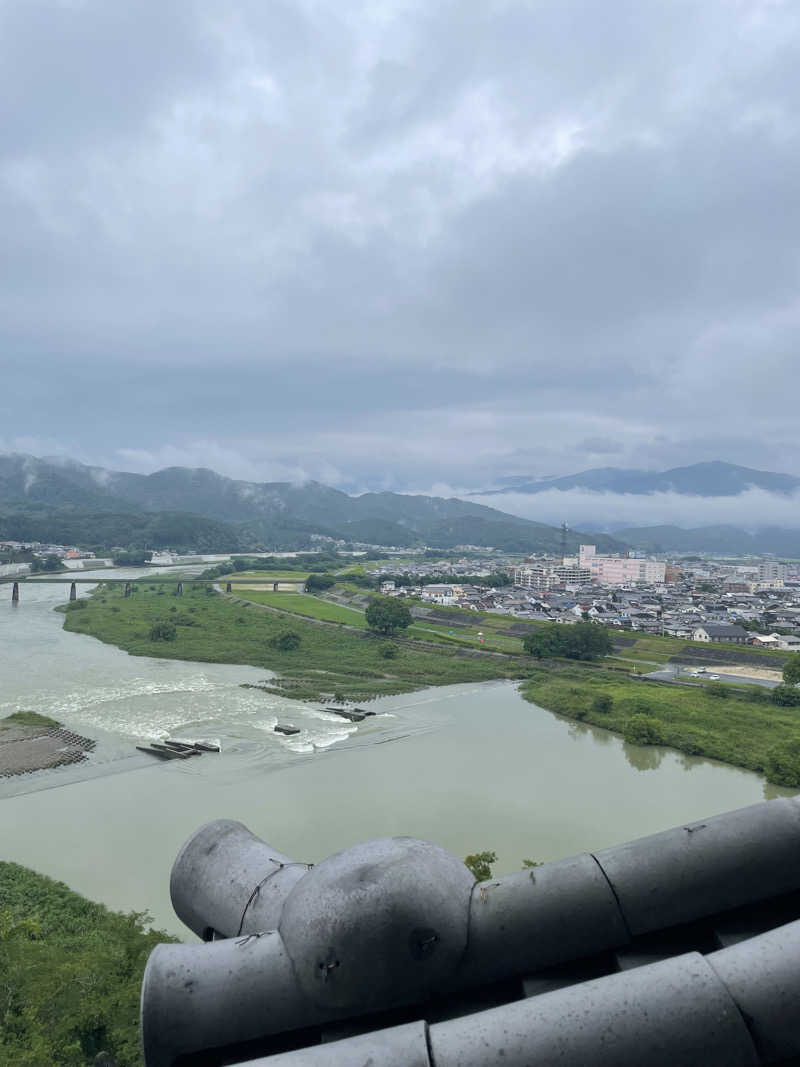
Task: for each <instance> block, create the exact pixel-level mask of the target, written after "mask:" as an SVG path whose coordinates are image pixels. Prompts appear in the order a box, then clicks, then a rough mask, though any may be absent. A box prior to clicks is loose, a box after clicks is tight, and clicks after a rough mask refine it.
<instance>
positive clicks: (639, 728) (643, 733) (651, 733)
mask: <svg viewBox="0 0 800 1067" xmlns="http://www.w3.org/2000/svg"><path fill="white" fill-rule="evenodd" d="M622 736H623V737H624V738H625V740H626V741H630V743H631V744H633V745H660V744H662V743H663V741H664V735H663V734H662V732H661V723H660V722H659V721H658V719H655V718H653V716H652V715H644V714H642V713H641V712H637V713H636V714H635V715H631V717H630V718H629V719H628V721H627V722H626V723H625V728H624V729H623V731H622Z"/></svg>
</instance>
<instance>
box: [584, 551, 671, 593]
mask: <svg viewBox="0 0 800 1067" xmlns="http://www.w3.org/2000/svg"><path fill="white" fill-rule="evenodd" d="M578 559H579V563H580V566H581V567H585V568H586V569H587V570H588V571H589V574H590V575H591V580H592V581H593V582H599V583H600V584H601V585H625V584H627V583H628V582H636V583H638V584H641V585H661V584H663V582H664V580H665V577H666V570H667V565H666V563H659V562H658V561H657V560H654V559H630V558H629V557H627V556H598V555H597V552H596V549H595V546H594V545H581V547H580V556H579V557H578Z"/></svg>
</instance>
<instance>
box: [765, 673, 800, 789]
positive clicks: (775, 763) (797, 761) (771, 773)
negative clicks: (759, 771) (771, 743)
mask: <svg viewBox="0 0 800 1067" xmlns="http://www.w3.org/2000/svg"><path fill="white" fill-rule="evenodd" d="M773 692H774V690H773ZM764 770H765V771H766V773H767V778H768V780H769V781H770V782H774V783H775V785H785V786H788V787H789V788H790V789H795V788H798V787H800V737H795V738H793V739H792V740H790V741H784V742H783V744H780V745H775V747H774V748H771V749H770V751H769V752H768V753H767V760H766V763H765V764H764Z"/></svg>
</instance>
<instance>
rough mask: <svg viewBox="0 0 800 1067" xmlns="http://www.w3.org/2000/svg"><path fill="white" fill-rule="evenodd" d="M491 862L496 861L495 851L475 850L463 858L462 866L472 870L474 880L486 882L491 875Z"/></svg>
mask: <svg viewBox="0 0 800 1067" xmlns="http://www.w3.org/2000/svg"><path fill="white" fill-rule="evenodd" d="M493 863H497V853H496V852H476V853H474V854H473V855H469V856H467V857H466V858H465V860H464V866H465V867H466V868H467V869H468V870H469V871H471V872H472V874H473V876H474V878H475V881H476V882H488V881H489V879H490V878H491V877H492V867H491V865H492V864H493Z"/></svg>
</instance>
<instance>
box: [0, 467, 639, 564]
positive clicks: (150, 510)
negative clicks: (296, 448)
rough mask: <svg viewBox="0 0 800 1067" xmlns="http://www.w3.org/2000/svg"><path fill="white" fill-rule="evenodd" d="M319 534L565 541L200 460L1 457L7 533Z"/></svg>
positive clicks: (182, 542)
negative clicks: (232, 471)
mask: <svg viewBox="0 0 800 1067" xmlns="http://www.w3.org/2000/svg"><path fill="white" fill-rule="evenodd" d="M313 534H324V535H328V536H332V537H336V538H344V539H345V540H348V541H362V542H368V543H374V544H385V545H398V546H410V545H415V544H430V545H432V546H435V547H438V548H443V549H444V548H451V547H454V546H455V545H458V544H471V545H476V546H492V547H494V548H498V549H500V550H503V551H513V552H544V551H549V552H556V551H558V550H559V548H560V543H561V534H560V531H559V530H558V529H556V528H555V527H553V526H548V525H546V524H544V523H537V522H532V521H529V520H527V519H521V518H517V517H516V516H513V515H507V514H505V513H504V512H502V511H497V510H496V509H494V508H490V507H486V506H484V505H482V504H475V503H471V502H469V501H465V500H459V499H456V498H443V497H430V496H405V495H403V494H399V493H365V494H363V495H362V496H350V495H348V494H347V493H343V492H341V491H340V490H338V489H332V488H330V487H329V486H325V485H321V484H320V483H318V482H308V483H306V484H304V485H294V484H292V483H289V482H264V483H259V482H245V481H238V480H235V479H232V478H226V477H224V476H223V475H220V474H216V473H215V472H214V471H210V470H206V469H202V468H201V469H189V468H186V467H170V468H167V469H166V470H162V471H157V472H156V473H155V474H150V475H142V474H130V473H124V472H120V471H109V470H104V469H102V468H97V467H87V466H84V465H83V464H80V463H76V462H73V461H62V460H46V459H36V458H35V457H33V456H24V455H18V454H12V455H0V539H15V540H40V541H52V542H56V543H78V544H92V545H100V544H137V545H146V546H147V547H150V548H160V547H187V548H195V549H198V550H204V551H207V552H214V551H219V552H225V551H247V550H252V549H255V548H257V547H259V546H263V547H265V548H267V549H269V548H274V549H290V548H303V547H307V546H308V545H309V544H310V543H311V536H312V535H313ZM126 535H127V536H126ZM592 538H593V540H595V541H596V543H597V545H598V547H599V548H600V549H605V550H612V551H613V550H619V549H620V548H623V547H624V545H622V544H621V543H620V542H619V541H618V540H615V539H614V538H612V537H609V536H608V535H604V534H599V535H597V537H596V538H595V536H594V535H592ZM580 540H586V535H583V536H582V537H581V536H579V535H578V534H571V533H570V534H569V535H568V539H567V547H568V549H569V550H570V551H575V550H576V549H577V545H578V543H579V541H580Z"/></svg>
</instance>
